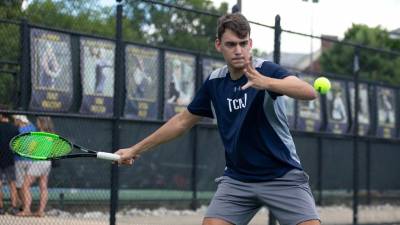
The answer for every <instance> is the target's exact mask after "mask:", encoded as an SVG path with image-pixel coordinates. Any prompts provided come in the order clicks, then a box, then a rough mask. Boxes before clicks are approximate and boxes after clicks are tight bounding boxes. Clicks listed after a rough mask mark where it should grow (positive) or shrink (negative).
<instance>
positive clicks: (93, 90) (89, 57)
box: [80, 38, 115, 116]
mask: <svg viewBox="0 0 400 225" xmlns="http://www.w3.org/2000/svg"><path fill="white" fill-rule="evenodd" d="M114 52H115V44H114V43H113V42H111V41H105V40H99V39H93V38H81V39H80V55H81V62H80V63H81V82H82V91H83V93H82V105H81V108H80V112H81V113H87V114H99V115H105V116H111V115H112V114H113V97H114Z"/></svg>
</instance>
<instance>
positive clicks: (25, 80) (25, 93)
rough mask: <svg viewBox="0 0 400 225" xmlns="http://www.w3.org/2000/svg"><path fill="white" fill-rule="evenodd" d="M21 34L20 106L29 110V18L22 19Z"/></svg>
mask: <svg viewBox="0 0 400 225" xmlns="http://www.w3.org/2000/svg"><path fill="white" fill-rule="evenodd" d="M20 34H21V40H20V41H21V56H20V57H21V58H20V65H21V70H20V74H19V78H20V79H19V82H20V83H19V98H20V101H19V102H18V108H19V109H22V110H27V109H28V105H29V97H30V96H31V95H30V83H31V80H30V55H29V53H30V51H29V49H30V47H29V46H30V43H29V40H30V37H29V25H28V20H27V19H25V18H24V19H22V23H21V25H20Z"/></svg>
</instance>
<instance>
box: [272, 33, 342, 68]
mask: <svg viewBox="0 0 400 225" xmlns="http://www.w3.org/2000/svg"><path fill="white" fill-rule="evenodd" d="M330 40H332V41H330ZM335 41H338V37H337V36H331V35H321V46H320V48H319V49H318V50H316V51H314V52H312V53H290V52H281V61H280V64H281V65H282V66H284V67H286V68H289V69H293V70H298V71H313V72H321V65H320V62H319V58H320V57H321V54H322V53H323V52H324V51H326V50H328V49H330V48H331V47H332V46H333V44H334V43H335ZM266 59H267V60H271V61H272V60H273V53H272V52H271V53H269V54H268V55H267V56H266Z"/></svg>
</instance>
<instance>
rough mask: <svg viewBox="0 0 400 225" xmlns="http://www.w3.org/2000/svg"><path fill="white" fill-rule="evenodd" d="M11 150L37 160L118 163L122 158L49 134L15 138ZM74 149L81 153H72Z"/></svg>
mask: <svg viewBox="0 0 400 225" xmlns="http://www.w3.org/2000/svg"><path fill="white" fill-rule="evenodd" d="M10 147H11V149H12V150H13V151H14V152H15V153H17V154H18V155H21V156H24V157H27V158H31V159H36V160H51V159H66V158H78V157H97V158H99V159H106V160H111V161H117V160H119V159H120V156H119V155H117V154H113V153H108V152H97V151H93V150H90V149H86V148H83V147H81V146H79V145H76V144H73V143H71V142H70V141H68V140H67V139H66V138H63V137H61V136H59V135H57V134H52V133H47V132H29V133H23V134H19V135H17V136H15V137H14V138H12V139H11V141H10ZM74 149H77V150H80V151H81V152H80V153H71V152H72V151H73V150H74Z"/></svg>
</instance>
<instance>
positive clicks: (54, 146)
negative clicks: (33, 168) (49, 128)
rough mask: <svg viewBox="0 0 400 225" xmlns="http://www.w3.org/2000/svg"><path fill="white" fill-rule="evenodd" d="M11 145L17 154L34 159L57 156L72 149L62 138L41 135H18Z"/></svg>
mask: <svg viewBox="0 0 400 225" xmlns="http://www.w3.org/2000/svg"><path fill="white" fill-rule="evenodd" d="M11 145H12V149H14V151H15V152H16V153H18V154H19V155H22V156H28V157H30V158H36V159H46V158H51V157H58V156H62V155H66V154H68V153H69V152H70V151H71V150H72V146H71V144H70V143H69V142H67V141H65V140H63V139H60V138H54V137H49V136H41V135H25V136H20V137H18V138H16V139H15V140H14V141H13V142H12V143H11Z"/></svg>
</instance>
